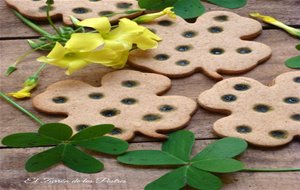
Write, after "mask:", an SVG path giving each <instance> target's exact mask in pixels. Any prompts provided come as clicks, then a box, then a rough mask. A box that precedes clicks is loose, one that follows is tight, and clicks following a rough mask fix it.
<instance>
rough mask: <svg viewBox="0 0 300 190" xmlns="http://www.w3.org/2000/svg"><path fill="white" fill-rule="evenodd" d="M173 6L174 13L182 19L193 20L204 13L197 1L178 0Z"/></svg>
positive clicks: (203, 8) (202, 7)
mask: <svg viewBox="0 0 300 190" xmlns="http://www.w3.org/2000/svg"><path fill="white" fill-rule="evenodd" d="M173 6H174V12H175V13H176V14H177V15H179V16H180V17H182V18H183V19H189V18H195V17H198V16H200V15H202V14H203V13H204V12H205V7H204V6H203V5H202V3H201V2H200V1H199V0H188V1H187V0H178V1H177V2H176V3H175V4H174V5H173Z"/></svg>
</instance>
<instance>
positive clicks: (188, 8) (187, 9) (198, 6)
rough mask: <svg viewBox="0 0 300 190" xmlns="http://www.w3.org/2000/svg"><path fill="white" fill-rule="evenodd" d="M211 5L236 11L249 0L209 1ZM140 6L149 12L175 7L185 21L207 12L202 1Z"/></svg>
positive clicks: (150, 0)
mask: <svg viewBox="0 0 300 190" xmlns="http://www.w3.org/2000/svg"><path fill="white" fill-rule="evenodd" d="M207 1H208V2H209V3H212V4H215V5H218V6H221V7H225V8H229V9H236V8H240V7H243V6H245V5H246V3H247V0H207ZM138 2H139V6H140V7H141V8H144V9H147V10H163V9H164V8H166V7H174V11H175V13H176V14H177V15H179V16H180V17H182V18H184V19H189V18H195V17H198V16H200V15H202V14H203V13H204V12H205V7H204V6H203V5H202V3H201V1H200V0H165V1H162V0H138Z"/></svg>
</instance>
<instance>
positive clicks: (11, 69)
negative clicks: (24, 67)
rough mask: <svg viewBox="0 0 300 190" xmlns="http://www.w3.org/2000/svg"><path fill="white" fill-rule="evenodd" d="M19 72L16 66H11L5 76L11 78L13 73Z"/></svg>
mask: <svg viewBox="0 0 300 190" xmlns="http://www.w3.org/2000/svg"><path fill="white" fill-rule="evenodd" d="M16 70H17V67H16V66H14V65H11V66H9V67H8V68H7V70H6V72H5V76H9V75H11V74H12V73H13V72H15V71H16Z"/></svg>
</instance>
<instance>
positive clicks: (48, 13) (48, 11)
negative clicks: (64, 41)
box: [46, 4, 61, 36]
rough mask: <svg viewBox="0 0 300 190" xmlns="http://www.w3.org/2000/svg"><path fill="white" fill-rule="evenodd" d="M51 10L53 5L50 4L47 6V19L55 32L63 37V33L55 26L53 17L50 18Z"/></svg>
mask: <svg viewBox="0 0 300 190" xmlns="http://www.w3.org/2000/svg"><path fill="white" fill-rule="evenodd" d="M50 9H51V5H50V4H47V11H46V13H47V19H48V22H49V23H50V25H51V26H52V28H53V29H54V30H55V32H56V33H57V34H58V35H60V36H61V33H60V32H59V30H58V29H57V28H56V26H55V25H54V23H53V21H52V19H51V17H50Z"/></svg>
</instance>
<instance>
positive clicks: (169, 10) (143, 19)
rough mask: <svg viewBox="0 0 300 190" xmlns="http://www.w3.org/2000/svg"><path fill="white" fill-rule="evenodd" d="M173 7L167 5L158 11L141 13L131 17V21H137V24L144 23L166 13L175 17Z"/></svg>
mask: <svg viewBox="0 0 300 190" xmlns="http://www.w3.org/2000/svg"><path fill="white" fill-rule="evenodd" d="M173 8H174V7H167V8H165V9H164V10H162V11H160V12H158V13H151V14H146V15H142V16H140V17H137V18H135V19H133V21H135V22H136V23H139V24H140V23H146V22H152V21H153V20H155V19H157V18H159V17H161V16H164V15H168V16H169V17H170V18H176V14H175V13H174V12H173V11H172V9H173Z"/></svg>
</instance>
